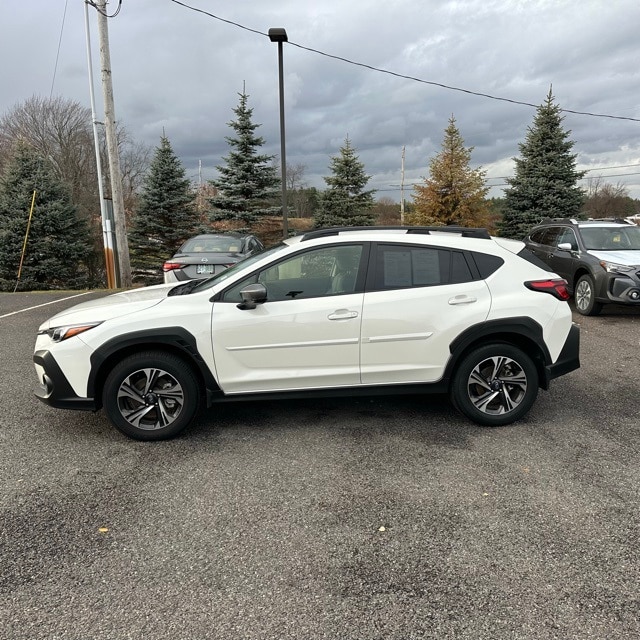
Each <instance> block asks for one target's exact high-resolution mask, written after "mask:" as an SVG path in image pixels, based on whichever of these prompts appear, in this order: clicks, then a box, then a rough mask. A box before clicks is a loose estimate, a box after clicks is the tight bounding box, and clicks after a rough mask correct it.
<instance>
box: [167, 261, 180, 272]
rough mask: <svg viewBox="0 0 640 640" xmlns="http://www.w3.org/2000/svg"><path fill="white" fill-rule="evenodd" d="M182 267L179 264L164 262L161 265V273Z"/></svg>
mask: <svg viewBox="0 0 640 640" xmlns="http://www.w3.org/2000/svg"><path fill="white" fill-rule="evenodd" d="M183 266H184V265H182V264H180V263H179V262H165V263H164V264H163V265H162V270H163V271H173V270H174V269H180V268H181V267H183Z"/></svg>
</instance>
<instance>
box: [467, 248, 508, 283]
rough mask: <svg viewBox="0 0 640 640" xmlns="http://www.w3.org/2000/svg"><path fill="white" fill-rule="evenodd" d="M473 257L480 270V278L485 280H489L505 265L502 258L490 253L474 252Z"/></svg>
mask: <svg viewBox="0 0 640 640" xmlns="http://www.w3.org/2000/svg"><path fill="white" fill-rule="evenodd" d="M471 256H472V257H473V260H474V262H475V263H476V267H477V268H478V272H479V273H480V277H481V278H482V279H483V280H485V279H486V278H488V277H489V276H490V275H491V274H492V273H495V272H496V271H497V270H498V269H499V268H500V267H501V266H502V265H503V264H504V260H503V259H502V258H500V257H498V256H494V255H491V254H489V253H479V252H477V251H472V252H471Z"/></svg>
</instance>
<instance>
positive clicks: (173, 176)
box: [129, 136, 200, 284]
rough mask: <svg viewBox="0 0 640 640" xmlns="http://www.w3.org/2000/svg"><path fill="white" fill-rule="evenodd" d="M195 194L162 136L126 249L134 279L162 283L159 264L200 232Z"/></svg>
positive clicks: (146, 282)
mask: <svg viewBox="0 0 640 640" xmlns="http://www.w3.org/2000/svg"><path fill="white" fill-rule="evenodd" d="M194 197H195V196H194V192H193V190H192V188H191V184H190V182H189V179H188V178H186V177H185V170H184V167H183V166H182V163H181V162H180V160H179V158H177V157H176V155H175V153H174V152H173V149H172V147H171V143H170V142H169V140H168V138H167V137H165V136H162V137H161V138H160V145H159V146H158V147H157V148H156V151H155V155H154V157H153V159H152V161H151V165H150V168H149V173H148V174H147V176H146V177H145V180H144V184H143V188H142V193H141V195H140V199H139V203H138V206H137V208H136V211H135V214H134V217H133V221H132V224H131V231H130V233H129V248H130V254H131V267H132V271H133V276H134V279H135V280H136V281H138V282H143V283H145V284H150V283H152V282H155V281H158V280H159V281H161V280H162V271H161V267H162V263H163V261H164V260H166V259H167V258H169V257H171V256H172V255H173V254H174V253H175V252H176V251H177V250H178V248H179V247H180V245H181V244H182V243H183V242H184V241H185V240H186V239H187V238H189V237H190V236H192V235H194V234H196V233H198V232H199V231H200V224H199V216H198V213H197V211H196V208H195V205H194Z"/></svg>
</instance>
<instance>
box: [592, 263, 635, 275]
mask: <svg viewBox="0 0 640 640" xmlns="http://www.w3.org/2000/svg"><path fill="white" fill-rule="evenodd" d="M600 266H601V267H602V268H603V269H604V270H605V271H606V272H607V273H627V272H629V271H633V270H634V269H636V268H637V267H630V266H628V265H626V264H616V263H615V262H607V261H606V260H601V261H600Z"/></svg>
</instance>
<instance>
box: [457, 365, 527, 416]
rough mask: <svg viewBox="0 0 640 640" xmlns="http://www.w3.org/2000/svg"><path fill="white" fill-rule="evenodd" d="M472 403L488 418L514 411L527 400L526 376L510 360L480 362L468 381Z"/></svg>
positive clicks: (518, 366) (519, 367)
mask: <svg viewBox="0 0 640 640" xmlns="http://www.w3.org/2000/svg"><path fill="white" fill-rule="evenodd" d="M467 392H468V396H469V400H470V401H471V403H472V404H473V405H474V407H475V408H476V409H477V410H478V411H481V412H482V413H485V414H488V415H503V414H507V413H510V412H512V411H514V410H515V409H516V408H517V407H518V406H519V405H520V403H521V402H522V401H523V399H524V398H525V395H526V392H527V375H526V373H525V371H524V370H523V368H522V367H521V366H520V364H518V362H516V361H515V360H513V359H511V358H507V357H505V356H492V357H490V358H486V359H484V360H482V361H481V362H479V363H478V364H477V365H476V366H475V367H474V368H473V370H472V371H471V374H470V375H469V379H468V382H467Z"/></svg>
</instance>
